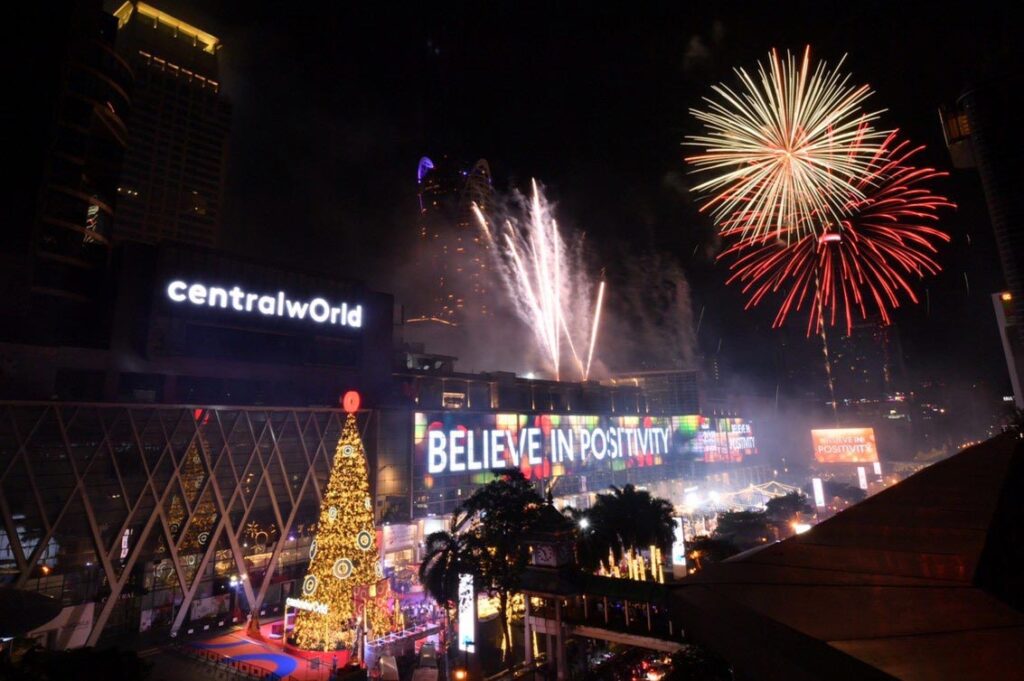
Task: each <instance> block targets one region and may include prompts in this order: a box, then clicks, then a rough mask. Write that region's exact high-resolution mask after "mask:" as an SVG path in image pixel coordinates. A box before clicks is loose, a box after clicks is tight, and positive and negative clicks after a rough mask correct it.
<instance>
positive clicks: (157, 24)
mask: <svg viewBox="0 0 1024 681" xmlns="http://www.w3.org/2000/svg"><path fill="white" fill-rule="evenodd" d="M115 15H116V16H117V19H118V27H119V35H118V38H117V46H118V51H119V52H120V53H121V54H123V55H124V57H125V59H127V60H128V62H129V63H130V64H131V66H132V69H133V70H134V71H135V88H134V91H133V92H132V114H131V117H130V118H129V120H128V133H129V142H128V150H127V154H126V156H125V162H124V172H123V174H122V176H121V182H120V186H119V188H118V189H119V192H120V204H119V210H118V215H117V219H116V221H115V223H114V236H115V238H117V239H132V240H137V241H147V242H158V241H165V240H166V241H177V242H182V243H189V244H195V245H200V246H214V245H216V244H217V238H218V233H219V231H220V227H221V214H222V211H221V204H222V201H223V189H224V161H225V151H226V146H227V136H228V123H229V119H230V106H229V105H228V103H227V101H226V100H225V99H224V98H223V97H222V96H221V93H220V82H219V75H218V67H217V53H218V51H219V49H220V47H221V43H220V41H219V40H218V39H217V38H216V37H215V36H213V35H210V34H209V33H207V32H206V31H203V30H202V29H199V28H196V27H195V26H191V25H189V24H187V23H185V22H184V21H181V20H180V19H177V18H175V17H173V16H171V15H169V14H167V13H166V12H163V11H161V10H158V9H156V8H155V7H152V6H150V5H147V4H146V3H143V2H126V3H124V4H123V5H122V6H121V7H120V8H119V9H118V10H117V12H115Z"/></svg>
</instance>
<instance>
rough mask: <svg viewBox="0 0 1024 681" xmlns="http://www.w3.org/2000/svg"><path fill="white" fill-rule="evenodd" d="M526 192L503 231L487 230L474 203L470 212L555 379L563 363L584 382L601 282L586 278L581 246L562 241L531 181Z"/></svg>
mask: <svg viewBox="0 0 1024 681" xmlns="http://www.w3.org/2000/svg"><path fill="white" fill-rule="evenodd" d="M532 188H533V192H532V194H531V195H530V197H529V199H528V200H525V199H524V200H523V201H522V202H521V208H522V211H521V214H520V215H517V216H511V217H509V218H508V219H506V220H505V221H504V228H503V229H495V228H493V227H492V226H491V225H490V224H489V223H488V221H487V219H486V218H485V217H484V214H483V213H482V212H481V211H480V209H479V208H478V207H477V206H476V205H474V206H473V211H474V213H475V214H476V217H477V221H478V222H479V223H480V229H481V231H482V232H483V236H484V241H485V243H486V244H487V246H488V248H489V250H490V252H491V255H492V257H493V259H494V261H495V263H496V264H497V271H498V273H499V275H500V276H501V278H502V281H503V283H504V284H505V289H506V291H508V293H509V295H510V298H511V300H512V302H513V304H514V306H515V310H516V313H517V314H518V316H519V318H520V319H521V320H522V321H523V322H524V323H525V324H526V325H527V326H528V327H529V328H530V330H531V331H532V333H533V336H534V339H535V340H536V342H537V346H538V348H539V349H540V350H541V353H542V354H543V355H544V357H545V359H546V361H547V364H548V368H549V370H550V371H551V373H552V375H553V376H554V378H555V380H559V379H560V378H561V377H562V374H563V364H564V362H565V361H571V363H572V366H573V367H574V368H575V369H576V370H577V371H578V374H579V377H580V379H582V380H584V381H586V380H588V379H589V378H590V369H591V364H592V362H593V359H594V346H595V343H596V342H597V337H598V330H599V324H600V319H601V306H602V302H603V299H604V288H605V286H604V282H603V281H602V282H600V283H599V284H597V285H595V284H594V282H593V281H592V280H591V278H590V277H589V276H588V275H587V271H586V268H585V267H584V266H583V257H582V248H581V244H580V243H578V242H577V243H572V242H566V240H565V239H563V237H562V234H561V232H560V231H559V229H558V224H557V223H556V222H555V219H554V216H553V215H552V212H551V207H550V205H549V204H548V202H547V200H546V199H545V198H544V195H543V193H542V192H541V191H540V189H539V188H538V187H537V183H536V182H533V183H532ZM588 332H589V333H588ZM588 338H589V343H587V339H588ZM585 344H586V345H585ZM584 351H585V352H586V354H585V355H584V354H583V352H584Z"/></svg>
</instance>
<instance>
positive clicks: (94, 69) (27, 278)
mask: <svg viewBox="0 0 1024 681" xmlns="http://www.w3.org/2000/svg"><path fill="white" fill-rule="evenodd" d="M58 7H60V6H59V5H58V6H57V7H49V6H48V9H51V10H53V11H52V13H51V15H49V16H47V17H46V18H45V20H44V21H40V22H39V23H38V24H36V25H33V26H32V31H33V32H34V33H33V39H32V40H31V41H29V42H30V43H31V45H30V47H29V48H28V49H29V51H28V53H27V54H26V55H24V57H25V59H24V64H25V65H26V68H24V69H16V70H20V71H22V72H23V73H24V74H25V75H27V77H28V79H29V82H26V83H25V84H24V86H21V85H14V84H12V85H11V88H12V90H11V91H12V92H18V93H19V94H18V97H17V99H18V101H19V106H17V107H15V110H16V111H18V112H19V114H18V115H22V113H21V112H23V115H24V120H17V121H15V120H11V121H8V123H9V125H8V127H9V132H10V133H11V134H13V135H15V136H16V137H17V140H18V144H17V145H12V148H11V149H9V150H8V152H9V155H10V156H11V158H9V159H8V160H9V161H11V163H10V165H11V168H12V172H10V173H9V174H8V178H7V181H8V185H9V186H8V189H9V190H10V191H11V196H10V197H9V199H8V200H7V201H5V206H6V207H7V211H5V218H4V238H3V239H2V240H0V241H2V243H0V290H2V291H3V292H4V295H3V296H0V338H3V339H5V340H27V339H31V340H33V341H36V342H43V343H54V344H66V343H70V342H76V343H84V344H95V343H97V342H99V339H98V338H97V337H96V335H95V334H96V333H98V331H97V329H100V328H102V326H103V325H102V322H101V319H100V318H101V317H103V316H104V314H105V312H104V306H103V305H102V300H103V296H104V293H105V285H106V283H107V265H108V263H109V261H110V256H111V228H112V225H113V222H114V219H115V215H114V208H115V204H116V203H117V198H118V194H117V184H118V177H119V175H120V172H121V163H122V158H123V155H124V151H125V147H126V145H127V141H128V132H127V129H126V126H125V116H126V115H127V114H128V112H129V109H130V95H129V93H130V91H131V88H132V71H131V69H130V68H129V66H128V64H127V63H126V61H125V60H124V59H123V58H122V57H121V56H120V55H118V54H117V52H116V51H115V39H116V37H117V22H116V20H115V19H114V17H112V16H111V15H110V14H108V13H106V12H104V11H103V10H102V3H101V2H99V0H76V1H75V2H71V3H68V4H67V5H66V6H64V7H63V8H60V9H58ZM64 9H66V10H67V11H63V10H64ZM18 75H21V74H18ZM13 147H20V149H14V148H13ZM16 156H22V157H23V158H21V159H20V160H17V159H16V158H15V157H16Z"/></svg>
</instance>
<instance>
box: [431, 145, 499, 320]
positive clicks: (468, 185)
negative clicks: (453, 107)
mask: <svg viewBox="0 0 1024 681" xmlns="http://www.w3.org/2000/svg"><path fill="white" fill-rule="evenodd" d="M416 180H417V183H418V187H419V191H418V194H419V208H420V214H419V237H420V242H421V245H422V246H423V248H424V249H425V253H426V255H427V259H428V266H429V268H430V277H431V285H430V288H429V290H427V291H424V292H423V296H422V300H421V302H420V303H419V304H418V305H416V306H415V309H414V316H415V317H418V318H426V319H435V320H440V321H442V322H446V323H451V324H465V323H467V322H472V321H478V320H479V319H480V318H482V317H487V316H489V315H490V314H491V312H492V310H491V308H490V306H489V303H490V301H489V299H488V298H489V293H491V291H490V289H491V284H490V281H489V272H490V263H489V262H488V257H489V255H488V253H487V247H486V245H485V244H484V243H483V239H482V238H481V236H480V227H479V225H478V224H477V219H476V217H475V215H474V214H473V211H472V206H473V204H474V203H475V204H476V205H478V206H480V208H481V210H483V212H484V213H485V214H487V213H489V212H491V211H492V210H493V204H494V187H493V185H492V182H491V168H490V166H489V165H488V164H487V161H486V160H484V159H480V160H479V161H477V162H476V163H475V164H473V166H472V167H467V166H464V165H460V164H458V163H454V162H452V161H451V160H449V159H448V158H447V157H442V158H441V159H440V160H438V161H436V162H435V161H433V160H432V159H430V158H427V157H425V156H424V157H423V158H422V159H420V162H419V166H418V168H417V172H416Z"/></svg>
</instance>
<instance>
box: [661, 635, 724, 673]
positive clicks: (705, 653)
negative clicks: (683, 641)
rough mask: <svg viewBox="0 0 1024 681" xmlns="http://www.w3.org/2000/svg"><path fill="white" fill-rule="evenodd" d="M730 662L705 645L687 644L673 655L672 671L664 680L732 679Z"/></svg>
mask: <svg viewBox="0 0 1024 681" xmlns="http://www.w3.org/2000/svg"><path fill="white" fill-rule="evenodd" d="M731 680H732V670H731V669H730V668H729V663H728V662H726V661H725V660H723V659H722V658H720V657H718V656H717V655H715V654H714V653H712V652H711V651H710V650H708V649H707V648H705V647H703V646H698V645H695V644H692V643H690V644H687V645H686V646H685V647H684V648H683V649H682V650H680V651H679V652H678V653H676V654H674V655H673V656H672V671H671V672H670V673H669V674H668V675H667V676H665V677H664V681H731Z"/></svg>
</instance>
